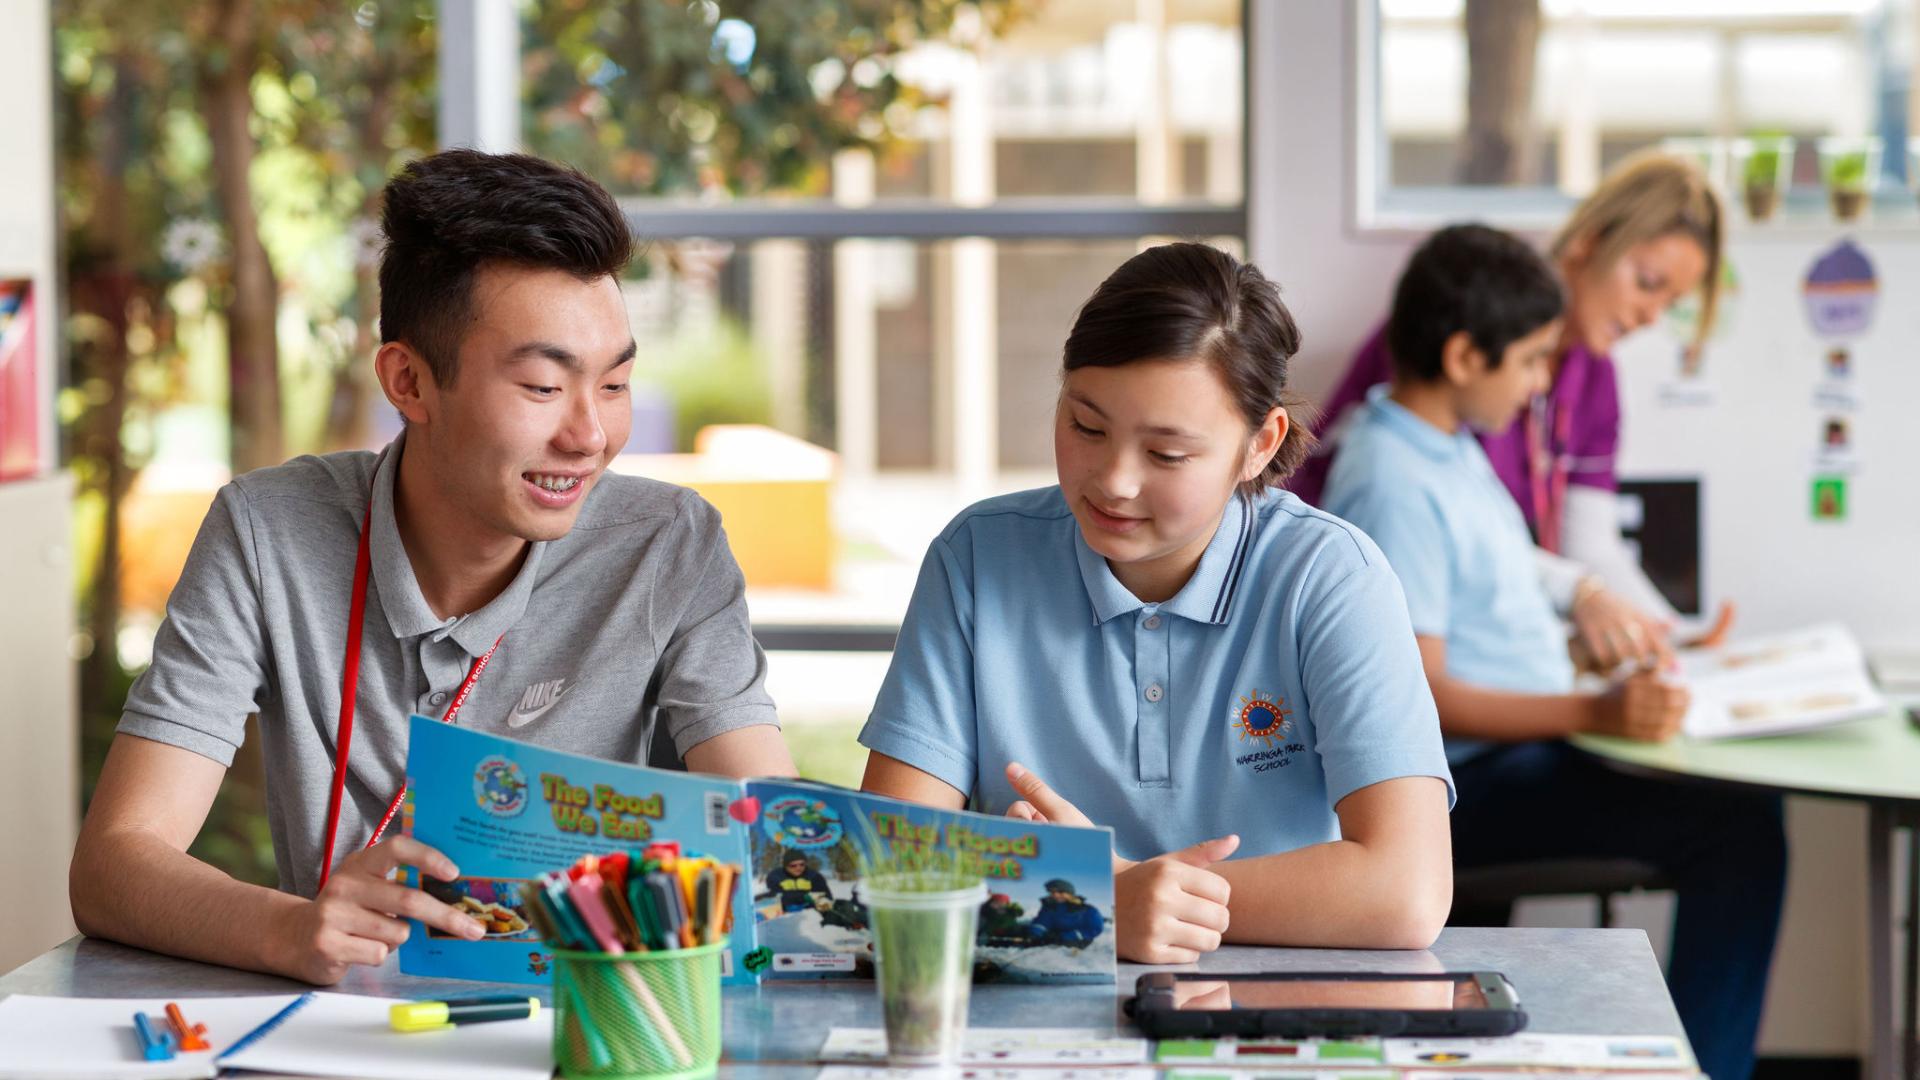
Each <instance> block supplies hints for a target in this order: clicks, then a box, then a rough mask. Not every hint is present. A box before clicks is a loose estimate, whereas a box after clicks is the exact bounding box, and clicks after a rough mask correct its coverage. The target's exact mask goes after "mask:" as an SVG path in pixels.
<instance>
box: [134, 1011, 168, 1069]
mask: <svg viewBox="0 0 1920 1080" xmlns="http://www.w3.org/2000/svg"><path fill="white" fill-rule="evenodd" d="M133 1034H134V1037H135V1038H138V1039H139V1040H140V1054H141V1056H142V1057H144V1058H146V1059H147V1060H148V1061H172V1060H173V1032H171V1031H168V1030H167V1028H166V1025H165V1024H163V1023H161V1022H159V1021H157V1020H154V1019H153V1018H152V1017H149V1016H148V1015H147V1014H146V1013H140V1012H137V1013H134V1014H133Z"/></svg>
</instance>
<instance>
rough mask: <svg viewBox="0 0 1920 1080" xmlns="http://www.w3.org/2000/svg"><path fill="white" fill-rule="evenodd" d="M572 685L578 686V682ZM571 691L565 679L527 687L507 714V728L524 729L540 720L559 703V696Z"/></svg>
mask: <svg viewBox="0 0 1920 1080" xmlns="http://www.w3.org/2000/svg"><path fill="white" fill-rule="evenodd" d="M573 685H574V686H578V685H580V683H579V680H575V681H574V684H573ZM571 689H573V687H572V686H568V685H567V680H565V679H555V680H553V681H552V682H537V683H534V684H533V685H532V686H529V687H527V692H526V693H524V694H522V695H520V704H518V705H515V706H514V707H513V711H512V712H510V713H508V714H507V726H508V727H512V728H518V727H525V726H527V725H528V724H531V723H533V722H534V721H535V720H538V719H540V717H541V716H542V715H544V714H545V713H546V711H547V710H548V709H551V708H553V707H554V706H555V705H557V704H559V703H560V697H561V695H563V694H565V693H566V692H567V691H568V690H571Z"/></svg>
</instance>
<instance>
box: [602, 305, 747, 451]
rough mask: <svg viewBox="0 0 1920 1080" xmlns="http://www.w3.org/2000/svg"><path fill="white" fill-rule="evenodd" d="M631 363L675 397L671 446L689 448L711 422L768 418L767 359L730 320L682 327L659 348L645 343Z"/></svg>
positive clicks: (643, 376) (645, 378) (646, 380)
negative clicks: (708, 325) (655, 349)
mask: <svg viewBox="0 0 1920 1080" xmlns="http://www.w3.org/2000/svg"><path fill="white" fill-rule="evenodd" d="M635 366H636V368H637V369H638V372H637V374H636V376H635V377H636V378H637V379H638V380H640V381H641V382H644V383H647V384H649V385H652V386H656V387H658V388H660V389H661V390H662V391H663V392H665V394H666V395H667V397H668V398H669V399H670V400H671V401H672V402H673V418H674V442H675V448H676V449H678V450H680V451H681V452H682V453H686V452H691V451H692V450H693V437H694V435H695V434H697V433H698V432H699V431H700V429H701V428H703V427H706V426H707V425H709V424H766V423H770V422H771V421H772V418H773V391H772V387H771V384H770V383H769V381H768V377H767V369H766V364H765V362H764V361H763V360H762V358H761V356H760V353H759V350H758V349H757V348H755V346H754V344H753V340H752V338H750V337H749V336H748V335H747V333H746V332H745V331H744V330H743V329H741V327H740V325H739V324H738V323H737V322H734V321H733V320H730V319H722V320H721V321H720V322H719V323H718V324H717V325H715V326H713V327H712V328H710V329H700V330H693V331H686V332H683V333H681V334H680V335H678V336H676V337H675V338H673V339H672V340H670V341H668V342H667V343H666V344H665V345H664V346H663V347H662V348H661V349H660V351H659V352H658V353H653V352H652V350H651V349H648V348H645V347H643V348H642V350H641V353H640V357H639V363H638V364H636V365H635Z"/></svg>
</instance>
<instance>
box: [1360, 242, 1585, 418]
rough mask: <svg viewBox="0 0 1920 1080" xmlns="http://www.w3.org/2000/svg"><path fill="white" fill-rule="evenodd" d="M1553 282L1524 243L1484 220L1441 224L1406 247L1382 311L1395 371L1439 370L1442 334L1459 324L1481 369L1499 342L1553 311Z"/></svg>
mask: <svg viewBox="0 0 1920 1080" xmlns="http://www.w3.org/2000/svg"><path fill="white" fill-rule="evenodd" d="M1562 306H1563V302H1562V299H1561V295H1560V281H1559V279H1558V278H1556V277H1554V274H1553V268H1552V267H1550V266H1548V265H1547V261H1546V260H1545V259H1543V258H1541V257H1540V256H1539V254H1538V253H1536V252H1535V251H1534V250H1533V249H1532V248H1530V247H1528V246H1527V244H1526V242H1525V241H1523V240H1521V239H1519V238H1518V237H1515V236H1511V235H1509V234H1507V233H1504V232H1501V231H1500V230H1499V229H1490V228H1488V227H1487V226H1485V225H1449V226H1447V227H1446V228H1444V229H1441V230H1440V231H1438V232H1436V233H1434V234H1433V235H1432V236H1429V237H1427V239H1426V240H1425V241H1424V242H1423V243H1422V244H1421V245H1420V246H1419V247H1418V248H1415V249H1414V252H1413V256H1412V257H1411V258H1409V259H1408V260H1407V268H1406V269H1405V270H1402V271H1401V272H1400V284H1399V285H1398V286H1397V287H1396V288H1395V289H1394V292H1393V313H1392V314H1390V315H1388V316H1387V351H1388V352H1389V353H1390V354H1392V356H1393V364H1394V368H1395V370H1397V371H1398V372H1399V373H1400V374H1402V375H1405V376H1406V377H1407V378H1409V379H1412V380H1414V381H1415V382H1432V381H1433V380H1435V379H1438V378H1439V377H1440V374H1441V372H1440V363H1441V361H1440V357H1441V354H1442V352H1444V351H1445V349H1446V344H1447V339H1448V338H1450V337H1452V336H1453V335H1455V334H1457V333H1459V332H1460V331H1462V330H1464V331H1466V332H1467V337H1469V338H1470V339H1472V341H1473V345H1474V348H1476V349H1479V350H1480V351H1481V353H1483V354H1485V356H1486V358H1487V367H1488V368H1489V369H1492V368H1497V367H1499V366H1500V361H1501V360H1502V359H1504V358H1505V356H1506V354H1507V347H1508V346H1509V345H1512V344H1513V343H1514V342H1516V341H1519V340H1520V339H1521V338H1523V337H1526V336H1527V335H1528V334H1531V333H1533V332H1534V331H1536V330H1538V329H1540V328H1541V327H1543V326H1545V325H1547V324H1548V323H1550V322H1552V321H1553V320H1555V319H1557V318H1559V317H1560V310H1561V307H1562Z"/></svg>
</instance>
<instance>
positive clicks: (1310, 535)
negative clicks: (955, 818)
mask: <svg viewBox="0 0 1920 1080" xmlns="http://www.w3.org/2000/svg"><path fill="white" fill-rule="evenodd" d="M860 742H861V743H862V744H863V745H865V746H867V747H868V748H870V749H872V750H876V751H879V752H880V753H883V754H886V755H887V756H889V757H892V758H895V759H898V760H900V761H903V762H905V763H907V764H909V765H912V766H914V767H915V768H918V769H920V770H922V771H924V772H927V773H930V774H932V775H933V776H936V777H938V778H940V779H941V780H944V781H946V782H947V783H948V784H951V785H953V786H954V787H955V788H958V789H959V790H961V791H964V792H967V793H968V794H969V797H970V800H971V805H972V806H973V808H974V809H977V810H983V811H985V812H987V813H1003V812H1005V810H1006V808H1007V807H1008V806H1009V805H1010V804H1011V803H1012V802H1013V801H1014V800H1015V799H1016V798H1018V796H1017V795H1016V794H1015V793H1014V792H1013V790H1012V788H1011V786H1010V785H1009V784H1008V783H1007V780H1006V775H1005V769H1006V765H1007V763H1008V762H1010V761H1019V762H1020V763H1022V764H1024V765H1026V766H1027V767H1029V768H1031V769H1033V770H1034V771H1035V772H1037V773H1038V774H1039V775H1040V776H1041V777H1043V778H1044V779H1045V780H1046V781H1047V782H1048V783H1049V784H1051V785H1052V786H1053V787H1054V789H1055V790H1057V791H1058V792H1060V794H1061V795H1062V796H1064V797H1066V798H1067V799H1068V800H1070V801H1072V802H1073V803H1074V804H1075V805H1076V806H1078V807H1079V808H1080V809H1081V810H1082V811H1084V812H1085V813H1086V814H1087V816H1088V817H1090V818H1092V819H1093V820H1094V821H1095V822H1097V823H1099V824H1101V825H1107V826H1111V827H1112V828H1113V830H1114V846H1115V848H1116V850H1117V851H1118V852H1119V853H1120V854H1121V855H1122V856H1124V857H1127V858H1133V859H1141V858H1149V857H1152V856H1155V855H1159V854H1161V853H1163V852H1167V851H1174V850H1177V849H1180V848H1184V847H1187V846H1189V845H1191V844H1195V843H1198V842H1199V841H1202V840H1208V839H1211V838H1213V837H1216V836H1222V835H1225V834H1227V833H1238V834H1239V835H1240V838H1241V846H1240V851H1239V854H1240V855H1243V856H1250V855H1270V854H1274V853H1276V852H1282V851H1290V850H1292V849H1294V848H1298V847H1304V846H1306V845H1309V844H1317V843H1322V842H1325V841H1329V840H1335V839H1338V838H1339V836H1340V827H1339V821H1338V819H1337V818H1336V817H1335V816H1334V811H1333V808H1334V806H1335V805H1336V804H1337V803H1338V802H1339V801H1340V800H1341V799H1343V798H1345V797H1346V796H1347V795H1348V794H1349V793H1351V792H1353V791H1356V790H1358V789H1360V788H1363V787H1366V786H1368V785H1370V784H1376V783H1379V782H1380V781H1382V780H1391V779H1393V778H1395V777H1401V776H1435V777H1439V778H1441V779H1442V780H1444V781H1446V784H1447V793H1448V805H1449V806H1451V805H1452V797H1453V780H1452V776H1451V774H1449V772H1448V771H1447V763H1446V758H1445V754H1444V753H1443V751H1442V749H1441V745H1440V728H1439V720H1438V717H1437V716H1436V714H1435V712H1434V707H1433V696H1432V694H1431V693H1430V692H1429V691H1428V689H1427V682H1426V678H1425V677H1424V676H1423V675H1422V673H1421V669H1420V657H1419V650H1418V648H1417V646H1415V644H1414V640H1413V635H1412V633H1411V632H1410V629H1409V626H1408V623H1407V611H1406V603H1405V601H1404V600H1403V599H1402V598H1401V595H1400V585H1399V583H1398V582H1397V581H1395V580H1394V576H1393V571H1392V570H1391V569H1389V568H1388V566H1387V562H1386V560H1385V559H1384V558H1383V557H1382V556H1381V554H1380V550H1379V549H1378V548H1376V547H1375V546H1374V545H1373V543H1372V542H1371V541H1369V540H1368V539H1367V538H1366V536H1364V535H1363V534H1362V533H1361V532H1360V530H1358V529H1355V528H1353V527H1352V526H1350V525H1348V524H1347V523H1345V522H1343V521H1340V520H1338V519H1337V518H1334V517H1332V516H1330V515H1328V514H1324V513H1321V512H1320V511H1318V510H1315V509H1313V508H1312V507H1309V506H1307V505H1306V504H1305V503H1303V502H1301V501H1300V500H1299V499H1298V498H1296V497H1294V496H1293V495H1290V494H1287V493H1285V492H1269V493H1267V494H1265V495H1263V496H1261V497H1260V498H1259V499H1257V500H1247V499H1244V498H1241V497H1238V496H1236V497H1235V498H1233V499H1231V500H1229V502H1228V504H1227V507H1226V511H1225V512H1224V513H1223V514H1222V516H1221V519H1220V525H1219V528H1218V529H1217V530H1216V532H1215V533H1214V536H1213V539H1212V540H1211V541H1210V542H1209V543H1208V545H1207V549H1206V553H1205V554H1204V555H1202V556H1201V558H1200V564H1199V566H1198V567H1197V568H1196V569H1195V571H1194V574H1193V577H1192V579H1191V580H1189V581H1188V582H1187V584H1186V586H1185V587H1184V588H1182V589H1181V590H1180V592H1179V593H1178V594H1177V595H1176V596H1174V597H1173V598H1172V599H1170V600H1167V601H1166V602H1164V603H1159V604H1147V603H1142V602H1141V601H1140V600H1139V599H1138V598H1137V597H1135V596H1134V595H1133V594H1132V593H1130V592H1128V591H1127V589H1126V587H1125V586H1123V585H1121V584H1120V582H1119V581H1118V580H1117V579H1116V578H1115V577H1114V576H1113V571H1112V570H1111V569H1109V568H1108V566H1107V563H1106V560H1105V559H1103V558H1102V557H1101V556H1099V555H1097V554H1095V553H1094V552H1093V550H1092V549H1091V548H1089V547H1087V544H1086V541H1085V540H1084V539H1083V538H1082V537H1081V535H1080V527H1079V525H1078V524H1077V523H1076V522H1075V521H1074V519H1073V515H1072V513H1071V512H1070V511H1069V510H1068V508H1067V504H1066V501H1065V499H1064V498H1063V497H1062V496H1061V494H1060V489H1059V488H1057V487H1050V488H1042V489H1039V490H1035V491H1024V492H1019V493H1017V494H1013V495H1006V496H1002V497H1000V498H995V499H988V500H987V501H985V502H982V503H979V504H977V505H975V506H973V507H972V508H971V509H968V510H967V511H966V512H964V513H962V514H961V515H960V516H959V517H958V518H956V519H955V520H954V521H953V523H952V524H950V525H948V526H947V528H946V531H944V532H942V533H941V534H940V536H939V537H938V538H937V539H936V540H935V541H934V542H933V545H932V547H931V548H930V549H929V550H928V552H927V558H926V562H925V564H924V565H923V566H922V567H921V571H920V580H919V584H918V585H917V586H916V587H915V589H914V593H913V600H912V603H911V604H910V605H909V607H908V608H907V615H906V620H905V622H904V624H903V625H902V626H901V631H900V639H899V643H898V644H897V645H896V646H895V648H894V655H893V664H892V666H891V668H889V669H888V671H887V678H886V682H885V683H884V684H883V685H882V686H881V688H880V696H879V700H878V701H877V702H876V703H875V705H874V710H873V715H872V717H871V718H869V719H868V721H867V726H866V728H865V729H864V730H862V731H861V733H860Z"/></svg>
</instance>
